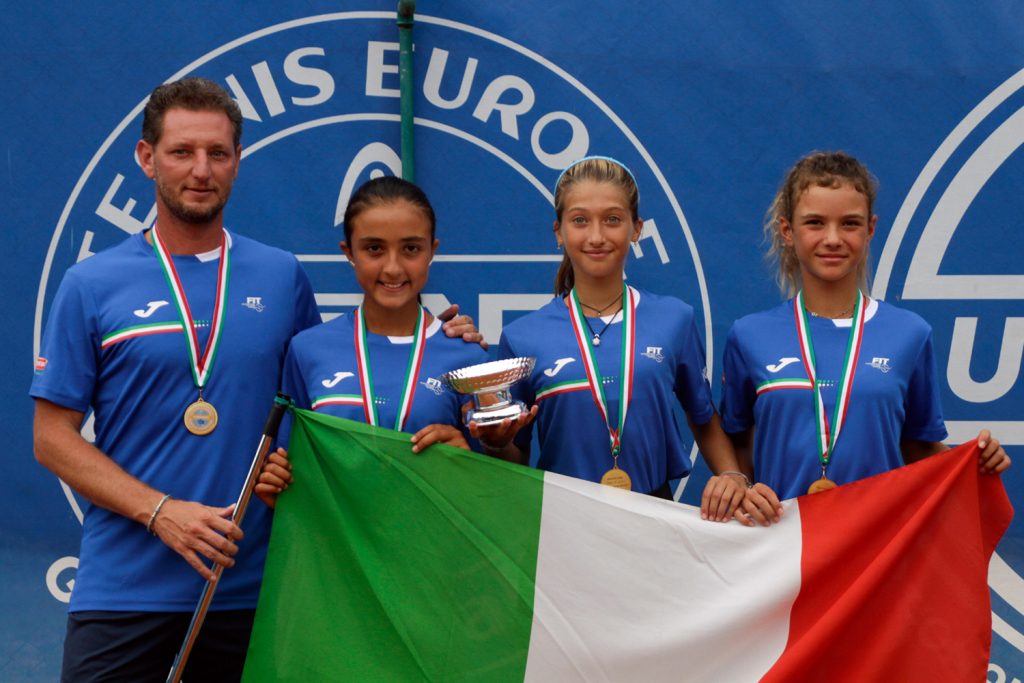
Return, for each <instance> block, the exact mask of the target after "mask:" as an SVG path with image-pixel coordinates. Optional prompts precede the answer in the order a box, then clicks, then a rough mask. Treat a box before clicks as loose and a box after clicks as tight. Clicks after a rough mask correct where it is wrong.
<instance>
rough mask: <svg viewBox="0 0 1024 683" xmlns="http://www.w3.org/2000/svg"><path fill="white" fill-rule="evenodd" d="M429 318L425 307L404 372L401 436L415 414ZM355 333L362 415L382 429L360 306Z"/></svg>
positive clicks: (397, 419) (398, 420)
mask: <svg viewBox="0 0 1024 683" xmlns="http://www.w3.org/2000/svg"><path fill="white" fill-rule="evenodd" d="M425 317H426V316H425V315H424V312H423V307H422V306H420V307H419V314H418V315H417V318H416V329H415V331H413V333H412V348H411V349H410V350H409V362H408V364H407V366H406V369H405V381H404V382H403V388H402V397H401V400H400V401H399V406H398V415H396V416H395V427H394V429H395V431H396V432H400V431H402V428H403V427H405V422H406V420H408V419H409V414H410V413H411V412H412V399H413V397H414V396H415V395H416V379H417V378H418V377H419V375H420V365H422V363H423V349H424V348H425V347H426V345H427V326H426V325H425V324H424V318H425ZM355 319H356V325H355V328H356V331H355V343H356V365H357V367H358V369H359V386H360V388H361V389H362V397H363V412H364V413H365V415H366V423H367V424H370V425H374V426H379V425H380V418H379V416H378V414H377V404H376V402H375V399H374V395H373V374H372V373H371V371H370V349H369V345H368V344H367V343H366V320H365V318H364V317H363V309H362V307H361V306H360V307H359V308H357V309H356V312H355Z"/></svg>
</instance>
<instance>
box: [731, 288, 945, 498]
mask: <svg viewBox="0 0 1024 683" xmlns="http://www.w3.org/2000/svg"><path fill="white" fill-rule="evenodd" d="M866 315H867V321H866V322H865V325H864V336H863V338H862V340H861V349H860V357H859V359H858V364H857V372H856V375H855V376H854V382H853V391H852V393H851V399H850V404H849V408H848V410H847V416H846V422H845V424H844V425H843V428H842V431H841V432H840V434H839V441H838V442H837V443H836V447H835V451H834V452H833V453H832V458H831V463H830V465H829V467H828V477H829V478H830V479H832V480H833V481H835V482H837V483H839V484H845V483H848V482H851V481H855V480H857V479H862V478H864V477H869V476H871V475H874V474H880V473H882V472H886V471H888V470H891V469H893V468H896V467H899V466H900V465H902V464H903V458H902V455H901V453H900V441H901V440H902V439H911V440H918V441H941V440H943V439H945V438H946V427H945V423H944V422H943V420H942V410H941V406H940V405H939V393H938V377H937V374H936V370H935V358H934V355H933V352H932V333H931V327H929V325H928V324H927V323H926V322H925V321H924V320H923V319H922V318H921V317H920V316H918V315H916V314H915V313H912V312H910V311H906V310H903V309H900V308H896V307H895V306H890V305H888V304H886V303H885V302H883V301H877V300H874V301H872V302H871V303H870V305H869V307H868V310H867V313H866ZM809 318H810V320H809V322H810V330H811V339H812V342H813V344H814V353H815V357H816V359H817V368H816V371H817V375H818V385H819V387H820V388H821V394H822V400H823V401H824V404H825V411H826V413H827V414H828V417H829V420H830V422H831V420H832V412H833V410H834V408H835V403H836V398H837V386H838V384H839V380H840V376H841V374H842V369H843V368H842V364H843V359H844V355H845V352H846V343H847V339H848V336H849V332H850V324H851V321H850V320H836V321H833V320H829V319H827V318H816V317H811V316H809ZM723 366H724V375H723V391H722V403H721V410H722V426H723V428H724V429H725V431H726V432H731V433H735V432H742V431H746V430H747V429H750V428H751V427H754V428H755V429H754V474H755V477H756V479H757V481H761V482H764V483H765V484H767V485H768V486H770V487H771V488H772V489H773V490H774V491H775V492H776V493H777V494H778V495H779V497H780V498H783V499H785V498H794V497H796V496H799V495H803V494H805V493H807V487H808V486H810V484H811V482H813V481H814V480H816V479H818V478H819V477H820V476H821V466H820V464H819V460H818V450H817V446H816V441H817V428H816V426H815V417H814V394H813V392H812V391H811V390H810V389H809V388H789V389H773V390H770V391H762V393H760V394H758V387H759V386H762V385H763V384H764V383H765V382H768V381H772V380H781V379H802V380H805V381H806V380H807V379H808V377H807V372H806V371H805V369H804V366H803V362H802V361H801V356H800V342H799V338H798V335H797V331H796V325H795V322H794V317H793V302H792V300H790V301H788V302H786V303H784V304H781V305H780V306H777V307H775V308H772V309H769V310H767V311H763V312H760V313H755V314H753V315H748V316H746V317H744V318H741V319H739V320H737V321H736V322H735V323H734V324H733V326H732V329H731V330H730V332H729V337H728V339H727V341H726V343H725V358H724V363H723Z"/></svg>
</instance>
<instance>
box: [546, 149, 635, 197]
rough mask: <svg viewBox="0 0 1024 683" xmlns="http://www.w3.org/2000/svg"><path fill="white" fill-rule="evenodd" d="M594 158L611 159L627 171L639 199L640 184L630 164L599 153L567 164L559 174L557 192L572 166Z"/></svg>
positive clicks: (610, 160)
mask: <svg viewBox="0 0 1024 683" xmlns="http://www.w3.org/2000/svg"><path fill="white" fill-rule="evenodd" d="M593 160H601V161H609V162H611V163H613V164H615V165H616V166H618V167H619V168H621V169H622V170H623V171H625V172H626V173H628V174H629V177H630V179H631V180H632V181H633V185H634V187H636V196H637V199H638V200H639V199H640V185H639V184H638V183H637V182H636V176H635V175H633V172H632V171H630V170H629V166H626V165H625V164H624V163H622V162H621V161H619V160H618V159H613V158H611V157H606V156H601V155H599V154H594V155H591V156H586V157H583V158H582V159H577V160H576V161H574V162H572V163H571V164H569V165H568V166H566V167H565V170H563V171H562V172H561V173H559V174H558V180H556V181H555V194H558V186H559V184H560V183H561V182H562V176H564V175H565V174H566V173H568V172H569V169H571V168H573V167H575V166H577V165H579V164H582V163H583V162H584V161H593Z"/></svg>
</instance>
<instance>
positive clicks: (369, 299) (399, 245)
mask: <svg viewBox="0 0 1024 683" xmlns="http://www.w3.org/2000/svg"><path fill="white" fill-rule="evenodd" d="M348 227H349V228H350V229H351V237H350V238H349V241H348V242H342V243H341V250H342V251H343V252H345V256H347V257H348V259H349V261H350V262H351V263H352V265H353V266H354V267H355V271H356V280H357V281H358V282H359V286H360V287H362V289H363V292H365V296H364V298H363V310H364V313H365V314H366V315H367V319H368V320H369V319H371V318H377V319H380V318H382V317H386V318H389V319H393V320H396V321H401V322H403V323H404V321H406V320H407V319H408V318H409V317H410V316H412V317H413V319H414V317H415V315H416V312H417V311H418V308H419V295H420V292H421V291H422V290H423V287H424V286H426V284H427V277H428V275H429V272H430V260H431V259H432V258H433V257H434V251H435V250H436V249H437V245H438V242H437V240H434V239H432V238H431V234H430V233H431V230H430V221H429V219H428V218H427V215H426V213H425V212H424V210H423V209H421V208H420V207H418V206H416V205H414V204H412V203H411V202H409V201H406V200H404V199H395V200H391V201H386V202H383V203H375V204H372V205H370V206H367V207H365V208H364V209H363V210H362V211H360V212H359V214H358V216H356V217H355V218H354V219H353V221H352V225H351V226H348Z"/></svg>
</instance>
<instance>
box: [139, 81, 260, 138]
mask: <svg viewBox="0 0 1024 683" xmlns="http://www.w3.org/2000/svg"><path fill="white" fill-rule="evenodd" d="M175 108H178V109H187V110H189V111H222V112H224V114H225V115H226V116H227V117H228V120H230V121H231V127H232V128H233V129H234V143H235V147H238V145H239V143H240V142H241V140H242V111H241V110H240V109H239V108H238V103H237V102H235V101H234V100H233V99H231V95H229V94H228V91H227V90H225V89H224V88H222V87H221V86H219V85H217V84H216V83H214V82H213V81H211V80H208V79H205V78H199V77H198V76H191V77H189V78H183V79H181V80H180V81H174V82H173V83H165V84H164V85H161V86H158V87H157V88H156V89H155V90H154V91H153V92H152V93H151V94H150V96H149V101H148V102H146V109H145V111H144V113H143V115H142V139H143V140H145V141H146V142H148V143H149V144H150V145H153V146H156V143H157V142H158V141H159V140H160V136H161V135H162V134H163V129H164V115H165V114H166V113H167V111H168V110H169V109H175Z"/></svg>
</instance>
